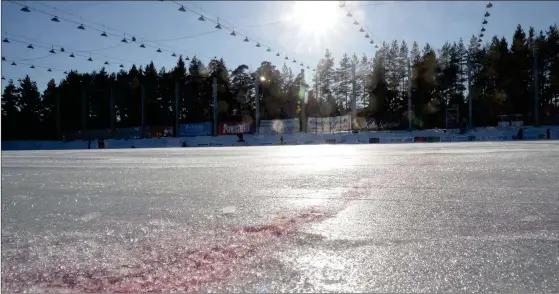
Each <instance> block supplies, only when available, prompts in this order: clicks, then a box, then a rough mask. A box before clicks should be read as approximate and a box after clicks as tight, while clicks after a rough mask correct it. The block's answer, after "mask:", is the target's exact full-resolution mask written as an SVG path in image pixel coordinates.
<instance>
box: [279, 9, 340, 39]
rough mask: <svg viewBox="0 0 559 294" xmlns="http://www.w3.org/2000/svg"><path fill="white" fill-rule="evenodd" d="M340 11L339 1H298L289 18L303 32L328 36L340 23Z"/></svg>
mask: <svg viewBox="0 0 559 294" xmlns="http://www.w3.org/2000/svg"><path fill="white" fill-rule="evenodd" d="M339 16H340V11H339V7H338V2H337V1H296V2H293V8H292V10H291V13H289V15H288V17H289V18H290V19H292V20H293V24H294V25H296V26H298V27H299V28H300V29H301V31H302V32H305V33H307V34H310V35H315V36H322V35H326V34H327V33H328V31H329V30H331V29H333V28H334V26H335V25H336V24H337V23H338V19H339Z"/></svg>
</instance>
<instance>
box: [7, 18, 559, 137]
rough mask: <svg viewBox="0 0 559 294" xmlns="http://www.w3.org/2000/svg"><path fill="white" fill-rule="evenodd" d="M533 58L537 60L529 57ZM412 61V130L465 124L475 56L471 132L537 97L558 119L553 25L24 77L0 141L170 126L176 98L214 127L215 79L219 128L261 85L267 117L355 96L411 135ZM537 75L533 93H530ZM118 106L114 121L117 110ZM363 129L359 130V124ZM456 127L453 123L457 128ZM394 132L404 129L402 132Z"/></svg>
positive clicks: (371, 116) (318, 108)
mask: <svg viewBox="0 0 559 294" xmlns="http://www.w3.org/2000/svg"><path fill="white" fill-rule="evenodd" d="M534 53H535V55H534ZM408 60H410V61H411V89H412V90H411V96H412V99H411V100H412V117H413V118H412V119H413V121H412V124H413V127H414V128H434V127H438V128H446V127H447V126H448V125H447V123H448V120H447V109H458V112H459V117H460V118H467V117H468V100H467V97H468V92H467V85H468V71H467V68H468V65H467V64H468V60H469V61H470V62H469V63H470V64H471V69H472V77H471V89H472V93H471V94H472V103H473V123H474V126H486V125H496V124H497V116H498V115H506V114H522V115H523V119H524V121H525V123H526V124H532V123H534V117H535V115H534V114H535V113H534V111H535V109H536V107H535V100H534V99H535V95H534V93H535V91H536V90H537V94H538V100H539V101H538V102H539V107H538V108H537V109H538V113H539V122H540V123H541V124H552V123H555V124H556V123H559V32H558V30H557V25H554V26H551V27H549V29H548V30H547V31H545V32H543V31H541V32H539V34H537V35H536V33H535V32H534V29H532V28H530V29H529V31H528V33H526V32H524V30H523V29H522V27H520V26H518V27H517V29H516V31H515V32H514V35H513V39H512V42H511V44H509V43H508V42H507V41H506V39H505V38H504V37H502V38H498V37H493V39H492V40H491V42H490V44H488V45H487V46H479V45H478V40H477V38H476V37H472V39H471V40H470V42H469V43H468V44H467V45H466V44H464V42H463V40H459V41H458V42H454V43H446V44H444V45H443V46H442V48H440V49H438V50H436V49H435V48H432V47H431V46H430V45H429V44H426V45H425V46H424V47H423V48H422V49H420V48H419V46H418V44H417V43H416V42H413V43H411V44H408V43H406V42H405V41H402V42H398V41H393V42H392V43H390V44H389V43H383V44H381V46H380V47H379V50H378V51H377V52H376V54H375V56H373V57H372V58H371V57H368V56H366V55H363V56H356V55H352V56H349V55H347V54H346V55H344V56H342V57H341V58H340V60H338V61H337V60H335V59H334V58H333V57H332V55H331V53H330V52H329V51H328V50H326V54H325V56H324V58H323V59H322V60H321V61H320V63H319V64H318V67H317V69H316V71H310V70H306V71H305V73H304V74H305V75H307V76H308V75H311V76H312V80H313V84H312V85H307V84H305V82H304V80H303V76H302V74H301V73H300V72H293V71H292V70H291V69H290V68H289V67H287V65H285V64H284V65H283V66H282V67H281V68H279V67H276V66H275V65H274V64H272V63H271V62H268V61H265V62H262V64H261V65H260V67H259V68H257V69H256V70H255V71H254V72H250V71H249V69H248V66H246V65H240V66H238V67H237V68H234V69H232V70H231V71H230V70H228V67H227V66H226V64H225V61H224V60H223V59H217V58H214V59H212V60H211V61H210V62H209V63H208V64H207V65H205V64H203V63H202V62H201V61H200V60H199V59H197V58H193V59H192V60H190V64H189V66H188V67H187V65H186V63H185V60H184V59H183V58H182V56H181V57H179V59H178V61H177V64H176V66H175V67H174V68H173V69H170V70H167V69H165V68H161V69H159V70H157V69H156V67H155V65H154V64H153V62H151V63H149V64H148V65H146V66H135V65H134V66H132V68H131V69H130V70H128V71H124V70H121V71H120V72H118V73H107V72H106V71H105V69H101V70H100V71H99V72H91V73H79V72H75V71H72V72H70V73H68V75H67V76H66V77H65V78H64V79H63V80H62V81H61V82H60V83H59V84H58V85H57V84H56V83H55V81H54V80H51V81H50V82H49V83H48V85H47V88H46V89H45V90H44V92H43V93H40V91H39V90H38V87H37V85H36V83H35V82H33V81H32V80H31V79H30V78H29V77H25V78H23V79H22V80H21V81H20V82H19V85H16V84H14V82H13V81H9V83H8V85H7V86H6V87H5V89H4V92H3V95H2V140H16V139H17V140H22V139H55V138H60V135H61V134H62V133H65V132H76V131H80V130H84V129H85V130H93V129H108V128H123V127H138V126H140V125H141V122H142V103H141V102H142V98H141V97H142V93H143V97H145V99H144V100H143V101H144V122H145V124H146V125H148V126H174V125H175V122H176V116H175V115H176V109H175V108H176V100H175V97H176V94H178V97H179V120H180V123H195V122H205V121H212V120H213V114H214V111H213V109H214V102H213V98H212V92H213V83H212V81H213V79H214V78H216V79H217V89H216V90H217V97H218V101H217V105H215V107H216V108H217V113H218V120H219V121H245V122H254V117H255V107H256V103H255V101H256V96H255V89H254V86H255V79H256V78H257V77H262V79H259V96H260V97H259V99H260V100H259V101H260V119H261V120H264V119H288V118H296V117H297V118H300V117H301V112H300V110H301V108H300V106H299V103H300V101H301V98H302V97H303V96H305V92H306V96H307V99H308V100H307V105H306V113H305V114H306V117H318V116H320V117H327V116H336V115H343V114H347V113H351V109H352V101H353V100H352V98H353V97H356V99H355V107H356V108H357V109H358V111H357V114H358V116H360V117H363V118H364V120H361V121H369V122H371V121H375V122H377V123H380V122H382V123H385V124H386V123H387V122H389V123H390V124H386V125H391V126H399V128H403V129H405V128H407V125H408V123H407V118H408ZM535 75H537V81H538V83H537V87H536V88H537V89H536V88H535V87H534V85H535V83H534V82H533V81H534V80H535ZM111 110H112V111H114V115H111ZM357 125H358V126H360V127H364V125H360V124H357ZM449 127H456V126H454V125H452V126H449ZM396 128H398V127H396Z"/></svg>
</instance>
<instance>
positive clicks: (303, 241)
mask: <svg viewBox="0 0 559 294" xmlns="http://www.w3.org/2000/svg"><path fill="white" fill-rule="evenodd" d="M2 291H3V292H23V291H33V292H41V291H71V292H84V291H87V292H118V291H125V292H138V291H151V292H169V291H179V292H185V291H188V292H190V291H227V292H231V291H235V292H236V291H249V292H287V291H298V292H318V291H344V292H358V291H359V292H363V291H369V292H559V143H557V142H542V141H539V142H467V143H434V144H390V145H317V146H311V145H305V146H269V147H226V148H177V149H170V148H168V149H123V150H76V151H68V150H65V151H4V152H2Z"/></svg>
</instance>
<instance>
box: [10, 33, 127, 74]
mask: <svg viewBox="0 0 559 294" xmlns="http://www.w3.org/2000/svg"><path fill="white" fill-rule="evenodd" d="M6 34H9V35H15V34H11V33H6ZM29 39H30V41H36V40H33V39H31V38H29ZM2 42H3V43H7V44H11V43H12V42H15V43H21V44H24V45H25V44H28V45H27V46H26V48H28V49H30V50H34V49H35V48H43V49H45V50H49V49H50V51H49V53H50V55H46V56H41V57H36V58H29V59H20V61H30V60H35V59H40V58H47V57H49V56H56V55H58V54H60V53H66V52H70V53H69V55H68V56H69V57H70V58H76V57H82V58H86V59H87V60H88V61H90V62H93V57H92V54H91V53H89V55H86V54H80V53H75V52H79V51H77V50H71V51H69V50H68V49H64V47H60V46H56V50H55V45H52V46H51V47H48V46H44V45H40V42H34V43H35V44H31V43H28V42H26V41H22V40H19V39H17V38H10V39H8V38H4V39H3V40H2ZM57 50H58V52H57ZM102 60H104V61H105V62H104V63H103V64H104V65H110V64H119V63H120V62H118V61H115V60H111V59H102ZM2 61H7V59H6V57H4V56H3V57H2ZM125 61H126V63H133V62H132V61H129V60H125ZM12 62H16V60H12ZM120 67H121V68H123V67H124V65H123V64H122V63H121V64H120Z"/></svg>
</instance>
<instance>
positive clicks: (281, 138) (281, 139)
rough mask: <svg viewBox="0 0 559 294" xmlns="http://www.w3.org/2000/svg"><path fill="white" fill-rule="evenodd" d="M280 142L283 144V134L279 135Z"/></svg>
mask: <svg viewBox="0 0 559 294" xmlns="http://www.w3.org/2000/svg"><path fill="white" fill-rule="evenodd" d="M280 144H281V145H283V136H280Z"/></svg>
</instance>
